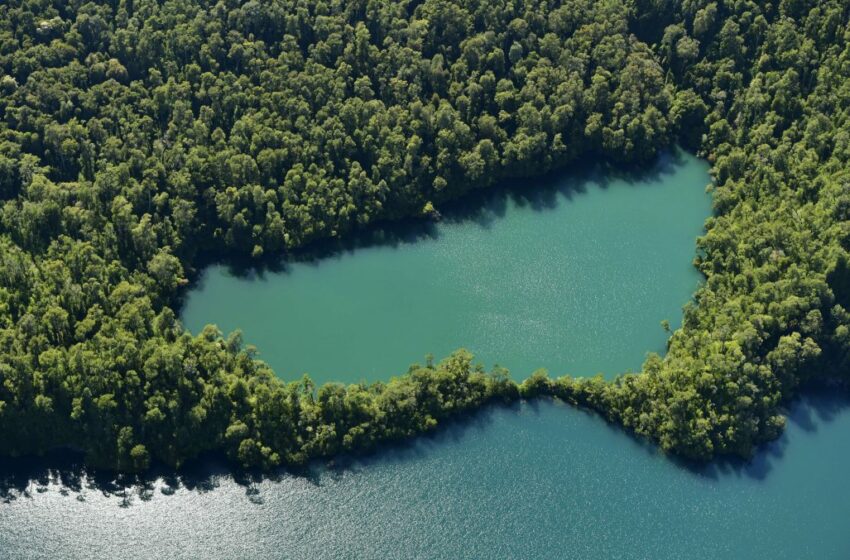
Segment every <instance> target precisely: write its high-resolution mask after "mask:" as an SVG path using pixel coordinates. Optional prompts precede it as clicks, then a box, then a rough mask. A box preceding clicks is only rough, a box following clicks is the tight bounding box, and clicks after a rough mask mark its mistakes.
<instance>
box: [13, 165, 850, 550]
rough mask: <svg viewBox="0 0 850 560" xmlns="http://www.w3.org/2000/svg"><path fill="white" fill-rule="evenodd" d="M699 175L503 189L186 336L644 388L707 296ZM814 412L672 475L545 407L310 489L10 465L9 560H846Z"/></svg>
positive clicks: (544, 403) (223, 300)
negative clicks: (673, 334) (697, 292)
mask: <svg viewBox="0 0 850 560" xmlns="http://www.w3.org/2000/svg"><path fill="white" fill-rule="evenodd" d="M707 183H708V176H707V175H706V165H705V164H704V163H702V162H699V161H697V160H695V159H694V158H692V157H690V156H687V155H681V156H679V157H676V158H674V157H672V156H668V157H666V158H664V159H663V160H662V161H660V162H659V163H658V165H657V166H656V167H655V168H654V169H652V170H651V171H650V172H648V173H646V174H644V175H642V176H639V177H613V176H611V175H605V174H602V173H601V172H598V171H596V172H594V171H588V172H586V173H584V174H572V175H560V176H555V177H551V178H549V179H548V180H545V181H543V182H541V183H538V184H532V183H531V182H529V183H528V184H527V185H515V186H513V187H512V188H505V189H496V190H495V191H494V192H492V193H489V194H485V195H479V196H478V197H476V198H473V199H470V200H467V201H466V202H465V203H463V204H458V205H454V206H451V207H447V208H445V209H444V219H443V220H442V221H440V222H439V223H437V224H430V225H428V224H422V223H420V224H417V225H415V226H411V227H408V228H402V229H385V230H373V231H371V232H368V233H367V234H365V235H364V236H361V237H360V238H359V239H358V240H357V241H356V242H355V243H353V244H351V245H349V246H347V247H338V246H333V245H327V246H325V247H320V248H318V249H317V250H316V251H313V252H312V254H310V255H308V254H306V253H305V254H302V255H300V256H299V258H298V259H295V260H293V261H290V262H289V263H287V264H285V265H284V266H283V270H282V271H278V272H272V271H265V272H257V271H254V272H251V273H248V274H247V275H246V274H244V273H238V274H233V273H231V272H230V271H228V270H227V269H225V268H223V267H213V268H211V269H209V271H208V272H207V274H206V276H205V277H204V279H203V280H202V282H201V283H200V286H199V288H198V289H197V290H196V291H194V292H193V293H192V294H190V297H189V300H188V302H187V305H186V309H185V312H184V319H185V322H186V324H187V325H188V326H189V328H191V329H192V330H194V331H198V330H199V329H201V328H202V326H203V324H205V323H207V322H213V323H217V324H218V325H220V326H221V327H222V328H223V329H224V330H226V331H227V330H232V329H235V328H241V329H242V330H243V331H244V332H245V337H246V339H247V341H248V342H250V343H254V344H257V345H258V346H259V348H260V351H261V353H262V354H261V355H262V356H263V357H264V358H265V359H266V360H268V361H269V362H270V363H271V364H272V365H273V366H274V367H276V368H277V370H278V371H279V372H282V373H283V375H284V376H291V375H295V374H296V372H301V371H310V372H311V373H313V374H314V376H315V377H316V378H317V379H318V380H320V381H324V380H333V379H337V380H343V381H351V380H356V379H359V378H367V379H378V378H386V377H388V376H390V375H392V374H395V373H400V372H403V371H404V369H405V367H406V365H407V364H408V363H409V362H411V361H414V360H417V359H420V360H421V359H422V357H421V356H422V353H423V352H428V351H431V352H434V353H435V354H438V355H441V354H445V353H447V352H449V351H451V350H452V349H454V348H455V347H457V346H462V345H463V346H468V347H470V348H472V349H474V350H475V351H476V352H478V355H479V356H480V357H481V358H482V359H483V360H484V361H485V362H487V363H492V362H496V361H498V362H499V363H502V364H504V365H506V366H509V367H511V368H512V369H513V370H514V372H515V374H517V377H524V376H525V375H526V374H527V373H529V372H530V371H531V370H533V369H534V368H536V367H539V366H547V367H549V368H551V369H552V370H553V372H554V373H558V374H560V373H564V372H572V373H577V374H582V373H592V372H595V371H603V372H606V373H608V374H609V375H610V374H613V373H617V372H620V371H624V370H627V369H637V368H638V367H639V366H640V363H641V360H642V359H643V357H644V355H645V353H646V352H647V351H652V350H655V351H663V349H664V343H665V338H666V335H665V333H664V332H663V330H662V329H661V327H660V326H659V322H660V321H661V320H662V319H668V320H670V322H671V323H672V324H673V325H674V326H675V325H676V324H678V322H679V319H680V315H681V313H680V308H681V306H682V304H684V303H685V302H686V301H687V300H688V298H689V296H690V294H691V292H692V291H693V289H694V288H695V287H696V285H697V282H698V281H699V277H698V275H697V274H696V272H695V271H694V269H693V267H692V266H691V264H690V263H691V260H692V258H693V255H694V250H695V249H694V239H695V237H696V236H697V235H698V234H699V232H700V231H701V228H702V223H703V220H704V219H705V217H706V216H707V215H708V213H709V200H708V196H707V195H706V194H705V193H704V186H705V185H706V184H707ZM848 404H850V403H848V401H847V400H846V399H843V398H839V397H837V396H835V395H829V394H822V393H820V394H818V393H815V394H809V395H808V396H806V397H805V398H802V399H800V400H798V401H796V402H795V403H794V404H793V405H792V406H791V408H790V410H789V422H788V429H787V431H786V433H785V434H784V435H783V436H782V438H781V439H780V440H778V441H776V442H773V443H772V444H770V445H768V446H766V447H765V448H763V449H761V450H760V451H759V453H758V454H757V455H756V457H755V458H754V460H753V461H752V462H750V463H747V464H743V463H730V462H718V463H712V464H709V465H707V466H701V467H695V466H688V465H682V464H679V463H677V462H675V461H674V460H672V459H670V458H669V457H666V456H664V455H662V454H661V453H659V452H658V451H657V450H656V449H655V448H654V447H652V446H649V445H646V444H645V443H642V442H640V441H638V440H635V439H634V438H632V437H630V436H629V435H627V434H626V433H624V432H623V431H621V430H619V429H617V428H615V427H612V426H609V425H608V424H606V423H605V422H604V421H603V420H601V419H600V418H599V417H597V416H595V415H592V414H589V413H586V412H583V411H580V410H577V409H575V408H572V407H569V406H567V405H564V404H562V403H559V402H556V401H552V400H548V399H544V400H540V401H534V402H522V403H518V404H516V405H515V406H512V407H507V408H505V407H487V408H485V409H484V410H482V411H480V412H479V413H477V414H474V415H472V416H471V417H468V418H465V419H461V420H459V421H456V422H452V423H449V424H447V425H446V426H444V427H443V428H442V429H440V430H438V431H437V432H436V433H435V434H432V435H429V436H424V437H419V438H416V439H414V440H413V441H411V442H408V443H407V444H402V445H398V446H389V447H385V448H383V449H381V450H379V451H378V452H377V453H376V454H374V455H372V456H369V457H366V458H359V459H353V458H340V459H338V460H337V461H336V462H335V463H333V464H331V465H314V466H312V467H311V469H309V471H308V472H306V473H298V474H293V473H287V472H284V471H281V472H277V473H273V474H272V476H259V475H255V474H254V475H252V474H248V473H240V472H236V473H234V472H233V471H231V470H229V469H228V467H227V466H226V465H225V464H223V463H222V461H221V460H218V459H212V458H208V459H204V460H199V461H196V462H195V463H194V464H193V465H190V466H188V467H187V468H186V469H183V470H182V471H180V472H179V473H174V472H169V471H162V472H158V473H157V472H154V473H152V474H151V475H149V476H148V477H147V478H146V479H145V480H143V481H138V480H132V481H127V480H124V481H116V480H114V479H113V477H112V476H111V475H109V474H103V473H91V472H87V471H86V470H85V469H84V468H82V467H81V466H80V465H79V457H75V456H74V455H73V454H62V453H57V454H55V455H53V456H51V457H49V458H46V459H26V460H8V459H4V460H0V558H2V559H3V560H5V559H6V558H9V559H18V558H35V559H41V558H44V559H54V558H60V559H67V560H77V559H80V560H83V559H85V560H88V559H101V558H103V559H108V558H140V559H149V558H157V559H162V560H170V559H184V558H185V559H195V558H209V559H230V558H252V559H253V558H274V559H302V558H311V559H318V560H321V559H340V558H346V559H376V558H380V559H395V558H398V559H405V560H407V559H447V560H449V559H451V560H454V559H457V558H474V559H479V558H481V559H490V558H499V559H501V558H506V559H512V558H516V559H531V558H552V559H561V558H564V559H573V558H574V559H582V560H584V559H587V560H594V559H646V558H652V559H653V560H667V559H670V560H672V559H681V558H689V559H711V560H718V559H719V560H725V559H730V560H732V559H734V560H737V559H742V560H744V559H746V560H749V559H752V558H771V559H777V560H781V559H789V560H800V559H807V558H811V559H818V560H832V559H836V560H839V559H843V560H846V559H847V558H850V477H847V476H846V472H845V471H846V465H847V464H848V463H850V446H848V445H847V441H850V407H849V406H848Z"/></svg>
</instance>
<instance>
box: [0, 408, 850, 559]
mask: <svg viewBox="0 0 850 560" xmlns="http://www.w3.org/2000/svg"><path fill="white" fill-rule="evenodd" d="M845 404H846V403H845V402H843V401H838V400H835V399H830V398H823V397H818V398H809V399H808V400H806V401H804V402H803V403H800V404H797V405H796V406H795V407H794V408H793V414H792V415H791V420H790V422H789V427H788V431H787V432H786V435H785V436H784V437H783V438H782V440H780V441H778V442H776V443H774V444H773V445H771V446H769V448H767V449H766V450H763V451H762V452H761V453H760V454H759V455H758V456H757V458H756V460H755V461H754V462H753V463H752V464H750V465H748V466H717V465H712V466H710V467H707V468H703V469H698V470H692V469H688V468H685V467H682V466H679V465H676V464H675V463H674V462H672V461H671V460H670V459H668V458H666V457H664V456H662V455H660V454H658V453H657V452H655V451H654V450H653V449H652V448H650V447H647V446H644V445H642V444H640V443H638V442H636V441H635V440H634V439H632V438H630V437H629V436H627V435H625V434H624V433H622V432H620V431H618V430H616V429H614V428H611V427H609V426H607V425H606V424H605V423H604V422H603V421H601V420H600V419H599V418H598V417H595V416H591V415H588V414H586V413H583V412H580V411H577V410H575V409H572V408H570V407H568V406H566V405H563V404H557V403H552V402H550V401H542V402H540V403H537V404H536V405H535V404H528V403H526V404H523V405H521V406H518V407H516V408H513V409H503V408H492V409H488V410H485V411H484V412H482V413H481V414H479V415H476V416H475V417H474V418H473V419H471V420H470V421H467V422H460V423H455V424H453V425H451V426H450V427H449V428H448V429H446V430H443V431H441V432H439V433H438V434H437V435H436V436H434V437H426V438H420V439H417V440H415V441H414V442H413V443H412V444H410V445H408V446H404V447H402V448H392V449H385V450H382V451H380V452H379V453H378V454H377V455H376V456H374V457H372V458H370V459H366V460H362V461H357V462H354V463H352V464H347V465H346V466H344V467H338V468H336V469H319V468H317V469H316V471H315V472H313V473H312V474H311V475H309V476H296V475H290V474H280V475H279V476H277V477H275V478H274V479H273V480H269V479H257V480H255V481H253V482H252V481H249V480H245V479H242V478H240V482H236V481H235V480H234V477H233V476H232V475H230V474H227V473H226V472H222V471H220V470H218V469H216V468H214V467H213V466H211V465H210V464H205V465H203V467H202V468H199V469H195V471H193V473H192V474H191V475H190V476H186V477H185V478H183V479H182V480H181V479H179V478H172V479H170V480H169V481H164V480H162V479H159V480H156V481H154V482H152V483H151V484H150V486H149V487H148V488H147V490H144V491H140V489H139V488H130V489H129V490H128V491H127V492H126V494H125V493H124V492H123V491H122V490H121V489H120V488H118V487H112V486H104V485H102V484H100V485H98V484H95V483H94V482H93V481H92V480H89V479H86V478H83V480H82V481H74V480H68V478H67V476H66V478H65V481H66V484H64V485H63V484H60V483H59V481H58V480H57V478H56V475H55V473H54V474H53V475H52V476H51V475H47V474H45V471H42V470H39V469H32V468H30V469H25V472H29V473H33V472H34V473H36V474H40V475H42V476H43V479H42V480H40V481H32V480H31V479H30V478H31V476H32V474H29V475H26V474H24V475H19V477H18V478H16V477H14V476H12V474H9V473H7V477H8V480H7V484H6V491H5V492H6V499H7V502H8V503H6V504H3V503H0V557H2V558H4V559H6V558H10V559H17V558H61V559H69V560H71V559H81V560H82V559H100V558H153V559H158V560H165V559H171V558H175V559H176V558H181V559H182V558H187V559H190V558H191V559H194V558H205V559H206V558H215V559H219V558H221V559H232V558H246V559H257V558H275V559H289V558H293V559H301V558H311V559H313V558H315V559H325V558H327V559H341V558H345V559H349V558H351V559H361V558H362V559H385V558H386V559H395V558H397V559H419V558H422V559H447V560H455V559H458V558H476V559H477V558H481V559H491V558H517V559H531V558H546V559H548V558H575V559H589V560H593V559H611V558H620V559H631V558H634V559H653V560H666V559H671V560H672V559H683V558H688V559H720V560H722V559H742V560H751V559H760V558H769V559H789V560H801V559H818V560H831V559H836V560H839V559H847V558H850V477H847V475H846V465H847V464H849V463H850V446H848V445H847V441H848V439H850V413H848V410H847V409H846V408H844V407H845ZM0 472H3V471H2V469H0ZM13 472H14V471H13ZM78 484H79V486H80V487H79V488H77V485H78ZM68 486H71V487H72V488H68ZM63 491H64V493H63ZM169 494H170V495H169Z"/></svg>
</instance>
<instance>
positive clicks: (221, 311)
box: [182, 154, 711, 383]
mask: <svg viewBox="0 0 850 560" xmlns="http://www.w3.org/2000/svg"><path fill="white" fill-rule="evenodd" d="M709 181H710V178H709V176H708V166H707V165H706V163H705V162H703V161H700V160H698V159H696V158H694V157H693V156H690V155H687V154H679V155H678V156H677V157H673V156H670V155H667V156H665V157H663V158H661V159H660V160H659V161H658V162H657V164H656V165H655V166H654V167H652V168H651V169H649V170H647V171H646V172H644V173H642V174H641V175H639V176H622V175H617V174H615V173H610V172H602V171H599V170H595V171H588V172H584V173H575V172H572V173H562V174H560V175H555V176H552V177H549V178H547V179H544V180H540V179H536V180H527V181H524V182H520V183H518V184H516V185H513V186H512V187H511V188H503V189H496V190H494V191H491V192H488V193H486V194H484V195H480V196H476V197H473V198H472V199H469V200H466V201H464V202H463V203H461V204H455V205H450V206H449V207H447V208H444V209H442V210H443V213H444V216H443V219H442V220H441V221H440V222H438V223H437V224H423V223H419V224H412V225H408V226H405V227H403V228H400V229H399V228H393V229H383V230H379V231H373V232H371V233H370V234H369V235H367V236H364V237H362V238H360V239H359V240H358V241H357V242H356V243H354V244H353V245H349V246H347V247H328V246H325V247H323V248H322V249H323V250H324V251H323V253H324V254H322V256H321V257H319V258H309V259H307V258H303V255H302V258H301V259H300V260H296V261H293V262H289V263H285V264H284V266H283V270H281V271H278V272H270V271H261V272H257V271H249V272H247V273H245V272H243V273H233V272H232V271H230V270H229V269H228V268H227V267H224V266H214V267H211V268H209V269H208V270H207V271H206V273H205V274H204V276H203V277H202V279H201V282H200V283H199V286H198V287H197V288H196V289H195V290H193V291H192V292H191V293H190V294H189V297H188V300H187V302H186V305H185V307H184V310H183V313H182V317H183V321H184V323H185V325H186V326H187V328H189V329H190V330H191V331H192V332H195V333H197V332H199V331H200V330H201V329H202V328H203V327H204V325H205V324H207V323H213V324H216V325H218V326H219V327H220V328H221V329H222V330H223V331H224V332H225V333H228V332H230V331H233V330H235V329H241V330H242V331H243V334H244V338H245V341H246V342H247V343H249V344H253V345H255V346H257V347H258V349H259V357H260V358H261V359H263V360H265V361H266V362H268V363H269V364H270V365H271V366H272V367H273V368H274V369H275V371H276V372H277V373H278V375H280V376H281V377H283V378H285V379H293V378H295V377H299V376H300V375H301V374H303V373H305V372H308V373H310V375H311V376H312V377H313V379H314V380H316V381H318V382H320V383H321V382H324V381H344V382H358V381H361V380H369V381H373V380H378V379H384V380H386V379H389V378H390V377H391V376H393V375H399V374H402V373H404V372H405V371H406V370H407V367H408V366H409V365H410V364H411V363H414V362H422V361H424V356H425V354H426V353H432V354H434V355H435V356H436V357H437V358H441V357H443V356H445V355H447V354H449V353H450V352H452V351H453V350H455V349H457V348H459V347H466V348H469V349H470V350H472V351H473V352H474V353H475V354H476V356H477V358H478V359H479V360H480V361H481V362H483V363H484V364H485V365H486V366H488V367H489V366H492V365H493V364H494V363H498V364H499V365H502V366H504V367H507V368H508V369H510V370H511V372H512V373H513V375H514V377H515V378H517V379H523V378H525V377H527V376H528V375H529V374H530V373H531V372H532V371H534V370H535V369H537V368H539V367H545V368H547V369H549V370H550V372H551V373H553V374H555V375H562V374H564V373H570V374H572V375H593V374H595V373H598V372H603V373H605V374H607V375H609V376H612V375H614V374H618V373H622V372H624V371H626V370H638V369H639V368H640V366H641V364H642V363H643V360H644V358H645V356H646V353H647V352H648V351H656V352H663V351H664V347H665V342H666V337H667V335H666V333H665V332H664V330H663V329H662V328H661V326H660V323H661V321H662V320H663V319H666V320H668V321H669V322H670V323H671V325H673V327H674V328H675V326H676V325H678V324H679V323H680V320H681V315H682V312H681V308H682V306H683V305H684V304H685V303H686V302H687V301H688V300H689V298H690V296H691V294H692V293H693V292H694V290H695V288H696V286H697V284H698V283H699V281H700V277H699V274H698V272H697V271H696V270H695V269H694V267H693V266H692V264H691V262H692V260H693V258H694V255H695V239H696V237H697V236H698V235H699V234H700V233H701V232H702V224H703V222H704V221H705V219H706V217H707V216H708V215H709V214H710V203H711V201H710V196H709V195H708V194H707V193H706V192H705V187H706V185H708V183H709Z"/></svg>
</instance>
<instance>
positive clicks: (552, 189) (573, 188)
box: [177, 149, 684, 308]
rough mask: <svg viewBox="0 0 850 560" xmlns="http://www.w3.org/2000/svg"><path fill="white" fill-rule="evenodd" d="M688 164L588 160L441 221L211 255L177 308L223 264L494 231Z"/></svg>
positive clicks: (257, 266)
mask: <svg viewBox="0 0 850 560" xmlns="http://www.w3.org/2000/svg"><path fill="white" fill-rule="evenodd" d="M683 162H684V158H683V153H682V152H681V151H680V150H678V149H677V150H674V151H668V152H663V153H661V154H660V155H659V156H658V157H657V158H656V159H655V161H653V162H652V163H650V164H648V165H643V166H631V167H627V166H622V165H617V166H615V165H610V164H603V163H599V162H593V161H592V160H591V161H588V162H586V163H584V164H574V165H572V166H570V167H569V168H567V169H560V170H556V171H551V172H549V173H546V174H544V175H542V176H536V177H533V178H519V179H508V180H503V181H500V182H497V183H496V184H494V185H490V186H487V187H482V188H478V189H475V190H472V191H469V192H467V193H465V194H464V195H462V196H461V197H460V198H458V199H456V200H453V201H449V202H446V203H443V204H440V206H439V211H440V219H439V220H438V221H435V220H433V219H426V218H406V219H401V220H389V221H380V222H376V223H374V224H372V225H369V226H367V227H364V228H362V229H358V230H355V231H352V232H349V233H347V234H346V235H344V236H343V238H342V239H323V240H318V241H314V242H312V243H310V244H308V245H307V246H305V247H303V248H299V249H296V250H294V251H291V252H290V253H288V254H286V255H269V256H266V257H263V258H262V259H259V260H257V259H250V258H246V257H239V256H234V255H228V254H215V253H213V254H207V255H206V256H204V257H203V258H201V259H199V262H198V263H197V274H196V275H195V277H193V278H192V282H191V283H190V284H189V286H187V288H186V289H185V290H184V292H183V294H182V296H181V300H180V301H178V306H177V307H178V308H181V307H182V305H183V304H185V298H186V295H187V294H188V293H189V291H191V290H194V289H198V288H202V287H203V282H204V275H203V271H204V270H205V269H206V268H207V267H209V266H213V265H225V266H226V267H227V268H228V272H229V273H230V274H232V275H233V276H236V277H239V278H245V279H255V278H258V279H262V278H264V277H265V276H266V275H267V274H286V273H287V272H288V271H289V269H290V266H291V265H292V264H295V263H299V264H312V265H318V264H320V263H321V262H322V261H325V260H328V259H335V258H336V259H338V258H341V257H342V256H344V255H348V254H352V253H354V252H355V251H358V250H362V249H368V248H373V247H390V248H400V247H403V246H406V245H411V244H415V243H419V242H421V241H425V240H436V239H439V238H440V228H439V224H465V223H474V224H477V225H478V226H480V227H482V228H485V229H486V228H490V227H492V225H493V224H494V223H495V222H496V221H497V220H499V219H501V218H503V217H504V216H505V213H506V212H507V208H508V206H509V203H512V204H514V205H516V206H517V207H520V208H531V209H533V210H534V211H537V212H545V211H550V210H554V209H556V208H557V207H558V206H559V204H562V203H564V202H569V201H570V200H572V199H573V197H575V196H576V195H579V194H583V193H585V192H587V190H588V186H589V185H592V186H594V187H598V188H601V189H603V190H604V189H607V188H608V187H609V186H610V185H611V184H612V183H613V182H618V183H621V184H625V185H629V186H635V187H637V186H641V185H645V184H647V183H653V182H657V181H659V180H660V179H661V177H663V176H665V175H672V174H675V173H676V170H677V168H678V167H680V166H681V165H682V164H683Z"/></svg>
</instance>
